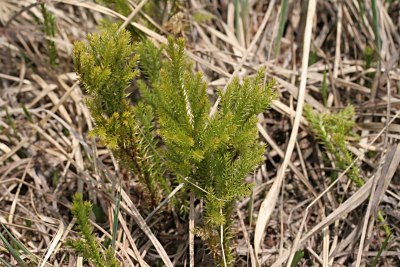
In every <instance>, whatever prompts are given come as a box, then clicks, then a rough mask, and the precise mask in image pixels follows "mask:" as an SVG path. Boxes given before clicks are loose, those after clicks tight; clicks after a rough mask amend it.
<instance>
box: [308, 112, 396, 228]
mask: <svg viewBox="0 0 400 267" xmlns="http://www.w3.org/2000/svg"><path fill="white" fill-rule="evenodd" d="M304 115H305V117H306V118H307V120H308V121H309V122H310V126H311V129H312V130H313V132H314V133H315V135H316V137H317V139H319V140H320V141H321V143H322V145H323V146H324V147H325V149H326V150H327V151H328V152H329V153H330V154H331V155H332V156H333V157H334V160H335V163H336V167H337V168H339V169H341V170H344V169H346V168H347V167H348V166H350V165H351V164H352V163H353V160H354V158H353V155H352V154H351V152H350V151H349V150H348V149H347V145H346V139H347V138H348V137H356V138H358V136H357V135H356V134H355V133H353V132H352V129H353V126H354V124H355V123H354V121H353V119H352V117H353V116H354V108H353V106H351V105H350V106H347V107H346V108H345V109H343V110H342V111H340V112H338V113H336V114H328V113H326V114H320V113H317V112H314V111H313V110H312V107H311V106H309V105H306V106H305V107H304ZM347 175H348V176H349V178H350V179H351V180H352V182H353V183H354V184H355V185H356V186H357V187H362V186H363V185H364V184H365V182H364V180H363V179H362V177H361V174H360V169H359V167H358V166H357V165H355V164H354V165H352V166H351V167H350V169H349V171H348V174H347ZM377 218H378V220H379V221H380V222H381V223H383V225H382V229H383V230H384V231H385V233H386V235H387V236H390V235H391V234H392V230H391V229H390V227H389V225H388V224H387V222H386V219H385V217H384V213H383V212H382V211H378V215H377Z"/></svg>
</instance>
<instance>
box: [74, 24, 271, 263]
mask: <svg viewBox="0 0 400 267" xmlns="http://www.w3.org/2000/svg"><path fill="white" fill-rule="evenodd" d="M88 39H89V45H85V44H83V43H77V45H76V51H75V62H76V65H77V71H78V73H79V75H80V77H81V81H82V82H83V83H84V85H85V88H86V90H87V92H88V93H89V94H90V95H91V98H90V99H89V100H88V104H89V108H90V110H91V112H92V114H93V117H94V119H95V122H96V128H95V129H94V131H93V134H94V135H96V136H99V137H100V139H101V140H102V142H104V143H105V144H106V145H107V146H108V147H109V148H110V149H112V150H113V151H114V153H115V155H116V156H117V157H118V158H119V159H120V161H121V162H122V163H124V165H125V166H127V167H128V168H129V169H130V170H133V171H134V172H135V173H137V174H138V176H139V177H141V178H142V179H141V180H142V181H144V182H145V183H146V185H147V186H148V188H149V190H150V191H151V192H156V191H157V188H160V187H161V188H162V189H164V191H168V182H167V180H166V179H165V176H166V175H165V174H166V173H167V172H168V174H172V175H174V176H175V178H176V180H177V181H178V182H182V181H185V180H190V181H191V182H190V183H188V184H187V189H189V190H192V191H194V192H195V193H196V194H197V197H199V198H203V199H204V200H205V207H204V222H205V226H204V228H202V229H203V230H202V231H199V233H201V235H202V236H203V238H204V240H205V241H206V243H207V244H208V247H209V249H210V250H211V251H212V253H213V255H215V260H216V263H217V264H223V263H224V262H227V263H228V264H231V263H232V262H233V256H232V248H231V245H230V239H231V233H230V230H229V229H230V221H231V214H232V210H233V207H234V204H235V201H236V200H238V199H239V198H241V197H243V196H246V195H248V194H249V193H250V189H251V185H249V184H246V183H245V182H244V178H245V176H246V175H247V174H249V173H250V172H252V171H254V169H255V168H256V167H257V166H258V164H260V163H261V162H262V160H263V154H264V151H265V148H264V146H262V145H260V144H259V142H258V132H257V128H256V123H257V115H258V114H259V113H261V112H263V111H264V110H265V109H266V108H268V107H269V105H270V104H271V102H272V100H273V99H274V98H275V93H274V92H273V91H272V87H273V82H269V83H267V84H265V83H264V78H265V76H264V69H261V70H260V71H259V72H257V74H256V75H255V76H254V77H252V78H248V77H247V78H245V79H244V80H243V82H239V80H238V79H237V78H236V79H234V80H233V82H232V83H231V84H229V85H228V87H227V90H226V91H225V92H224V93H222V92H220V98H221V102H220V106H219V110H218V112H217V113H216V114H215V116H213V117H211V118H210V117H209V116H208V114H209V111H210V108H211V104H210V101H209V99H208V96H207V93H206V90H207V83H206V82H205V81H204V79H203V76H202V74H201V73H193V66H192V64H191V62H190V61H189V60H188V58H187V57H186V55H185V41H184V39H182V38H181V39H177V40H174V39H173V38H168V44H167V45H165V46H161V48H157V47H156V46H155V45H154V44H153V43H152V42H150V41H143V42H141V43H139V44H138V45H137V46H133V45H131V44H130V41H129V39H130V38H129V34H128V33H127V32H126V31H124V30H121V31H117V27H116V26H112V27H111V28H110V27H109V28H106V29H105V30H103V31H102V32H101V33H100V34H95V35H91V36H89V38H88ZM164 52H165V54H166V56H165V55H164V54H163V53H164ZM132 54H135V56H132ZM137 65H138V67H139V68H140V69H141V71H142V75H141V76H140V77H141V79H138V80H137V82H136V84H137V85H138V86H139V91H140V96H141V97H142V98H141V102H139V103H137V104H136V105H129V104H128V102H127V101H126V99H125V88H126V86H127V84H129V82H130V81H131V79H132V78H134V77H136V76H137V71H136V66H137ZM114 79H115V80H114ZM155 125H157V127H155ZM171 182H175V181H171ZM221 236H222V237H223V238H222V240H221ZM222 251H223V253H222Z"/></svg>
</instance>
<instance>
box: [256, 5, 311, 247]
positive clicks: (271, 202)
mask: <svg viewBox="0 0 400 267" xmlns="http://www.w3.org/2000/svg"><path fill="white" fill-rule="evenodd" d="M315 7H316V1H315V0H310V1H309V2H308V12H307V23H306V30H305V36H304V43H303V47H304V51H303V59H302V69H301V83H300V88H299V96H298V99H297V107H296V115H295V118H294V123H293V128H292V132H291V135H290V139H289V143H288V146H287V149H286V153H285V158H284V160H283V163H282V165H281V167H280V168H279V170H278V174H277V177H276V180H275V181H274V183H273V185H272V187H271V189H270V191H269V192H268V195H267V197H266V198H265V199H264V200H263V202H262V204H261V207H260V210H259V215H258V219H257V223H256V229H255V233H254V251H255V254H256V255H258V253H259V250H260V244H261V240H262V237H263V235H264V231H265V227H266V226H267V224H268V221H269V219H270V216H271V214H272V211H273V210H274V209H275V205H276V201H277V199H278V195H279V191H280V188H281V184H282V180H283V177H284V175H285V172H286V168H287V166H288V165H289V162H290V159H291V156H292V152H293V149H294V145H295V141H296V138H297V133H298V130H299V126H300V120H301V117H302V113H303V106H304V99H305V96H306V91H305V90H306V83H307V71H308V58H309V53H310V44H311V33H312V22H313V20H314V14H315Z"/></svg>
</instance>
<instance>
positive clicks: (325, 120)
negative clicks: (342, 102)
mask: <svg viewBox="0 0 400 267" xmlns="http://www.w3.org/2000/svg"><path fill="white" fill-rule="evenodd" d="M304 115H305V117H306V118H307V120H308V121H309V122H310V126H311V129H312V130H313V132H314V133H315V135H316V137H317V139H318V140H319V141H320V142H321V143H322V144H323V145H324V146H325V148H326V150H327V151H328V152H329V153H331V154H332V156H333V157H334V158H335V162H336V164H337V168H339V169H341V170H344V169H346V168H347V167H348V166H350V164H352V162H353V159H354V157H353V155H352V153H351V152H350V151H349V150H348V149H347V143H346V140H347V139H348V137H350V136H353V137H354V134H353V132H352V128H353V127H354V124H355V123H354V121H353V119H352V117H353V116H354V108H353V106H347V107H346V108H344V109H343V110H341V111H340V112H338V113H336V114H329V113H325V114H321V113H317V112H314V111H313V110H312V108H311V106H309V105H306V106H305V108H304ZM348 176H349V178H350V179H351V180H352V181H353V182H354V183H355V184H356V185H357V186H359V187H360V186H362V185H363V184H364V180H363V179H362V177H361V174H360V170H359V167H358V166H356V165H353V166H352V167H351V168H350V170H349V172H348Z"/></svg>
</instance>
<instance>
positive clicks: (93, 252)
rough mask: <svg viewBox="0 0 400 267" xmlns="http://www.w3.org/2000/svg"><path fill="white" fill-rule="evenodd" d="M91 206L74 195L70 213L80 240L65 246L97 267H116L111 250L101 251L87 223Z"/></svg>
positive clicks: (115, 260) (80, 196)
mask: <svg viewBox="0 0 400 267" xmlns="http://www.w3.org/2000/svg"><path fill="white" fill-rule="evenodd" d="M91 210H92V204H91V203H90V202H89V201H83V196H82V194H75V195H74V199H73V203H72V207H71V212H72V214H73V215H74V217H75V218H76V222H77V228H78V230H79V233H80V234H81V235H82V239H77V240H71V239H70V240H68V241H67V244H68V245H69V246H71V247H73V248H74V249H75V250H76V251H78V252H79V253H80V254H82V256H83V258H84V259H86V260H88V261H90V262H92V263H93V264H94V265H95V266H98V267H117V266H120V265H119V262H118V261H117V259H116V258H115V256H114V254H113V253H112V250H111V248H109V249H107V250H103V248H102V247H101V246H100V244H99V242H98V241H97V240H96V236H95V234H94V233H93V227H92V225H91V224H90V222H89V217H90V213H91Z"/></svg>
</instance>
